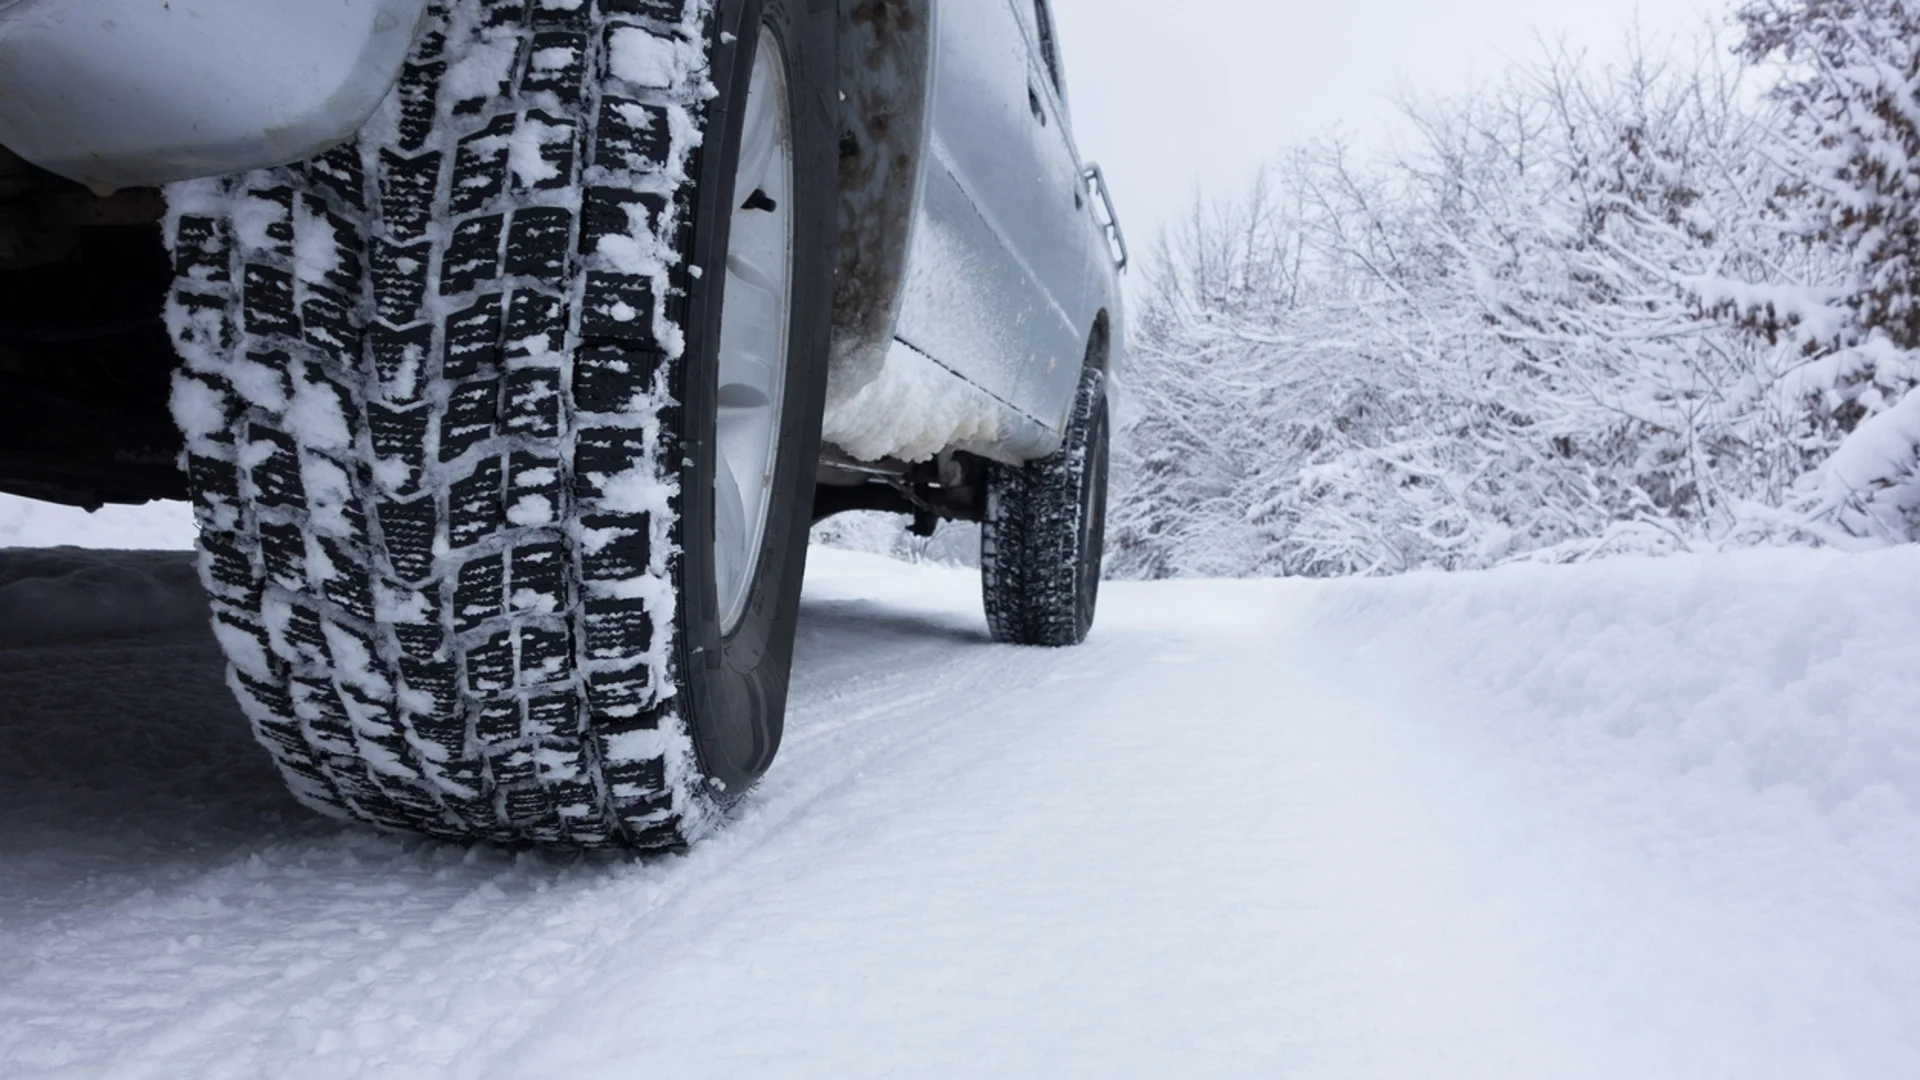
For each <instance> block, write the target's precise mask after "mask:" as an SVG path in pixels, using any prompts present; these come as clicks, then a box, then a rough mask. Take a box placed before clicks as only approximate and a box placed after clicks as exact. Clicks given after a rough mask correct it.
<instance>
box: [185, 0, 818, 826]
mask: <svg viewBox="0 0 1920 1080" xmlns="http://www.w3.org/2000/svg"><path fill="white" fill-rule="evenodd" d="M820 7H821V5H818V4H805V3H801V2H799V0H720V2H719V3H717V4H710V3H706V2H699V0H683V2H678V3H676V2H674V0H649V2H648V3H645V4H640V5H635V4H633V3H631V2H628V0H583V2H577V3H557V2H553V0H524V2H501V0H448V2H446V3H441V4H436V5H435V7H434V8H433V9H432V12H431V13H430V15H429V18H428V25H427V26H426V27H425V28H424V30H423V33H422V37H421V39H420V41H419V42H418V43H417V45H416V47H415V50H414V54H413V56H412V58H411V59H410V62H409V63H408V65H407V68H406V73H405V76H404V78H403V80H402V83H401V84H400V86H399V87H398V88H396V90H395V91H394V93H393V94H392V95H391V96H390V98H389V100H388V102H387V103H386V105H385V106H384V107H383V109H382V111H381V112H380V113H379V114H378V115H377V116H376V117H375V118H374V120H373V121H372V122H371V123H370V124H369V125H368V127H367V129H366V131H365V132H363V133H362V134H361V135H360V137H359V138H358V139H357V140H356V141H355V142H354V143H351V144H348V145H347V146H343V147H341V148H339V149H338V150H335V151H333V152H330V153H328V154H327V155H325V156H323V157H321V158H318V159H315V160H313V161H310V162H306V163H302V164H300V165H295V166H290V167H287V168H281V169H272V170H266V171H262V172H257V173H252V174H248V175H246V176H243V177H237V178H232V179H228V180H222V181H207V182H195V183H189V184H184V185H176V186H175V187H174V188H173V189H171V190H170V191H169V192H168V198H169V205H170V208H171V209H170V215H169V218H168V222H167V224H168V236H169V241H170V243H171V245H172V248H173V251H174V256H175V265H176V271H177V274H178V278H177V281H176V285H175V288H174V291H173V294H172V297H171V298H170V301H169V306H168V321H169V325H170V327H171V329H172V330H173V333H174V336H175V341H176V345H177V347H178V348H179V350H180V353H181V355H182V359H183V361H184V365H183V370H182V372H181V374H180V376H179V377H178V379H177V380H176V384H175V394H174V405H175V416H176V419H177V420H178V421H179V423H180V425H181V427H182V429H183V431H184V433H185V434H186V436H187V442H188V465H189V470H190V474H191V484H192V489H193V496H194V500H195V504H196V512H197V515H198V519H199V523H200V527H201V547H202V559H201V564H202V568H203V575H202V576H203V579H204V581H205V584H206V586H207V589H208V592H209V594H210V596H211V599H212V602H213V608H214V617H215V629H216V631H217V633H218V634H219V636H220V639H221V642H222V645H223V646H224V648H225V651H226V653H227V657H228V660H229V663H230V682H231V684H232V685H233V687H234V690H235V692H236V694H237V695H238V696H239V699H240V702H241V705H242V707H243V709H244V710H245V712H246V713H247V715H248V716H249V718H250V719H251V721H252V723H253V725H254V729H255V732H256V734H257V735H258V737H259V739H260V741H261V742H262V743H263V744H264V745H265V746H266V748H267V749H268V751H269V752H270V753H271V754H272V755H273V757H274V759H275V761H276V762H277V763H278V764H279V766H280V768H281V770H282V773H283V774H284V775H285V777H286V779H287V781H288V784H289V786H290V787H291V788H292V789H293V791H294V793H295V794H296V795H297V796H299V797H300V798H301V799H302V800H303V801H305V802H306V803H308V804H309V805H311V806H314V807H316V808H318V809H320V810H322V811H324V812H328V813H332V814H335V815H339V816H344V817H348V818H353V819H357V820H360V821H364V822H369V823H372V824H375V825H379V826H383V827H389V828H396V829H405V830H410V831H417V832H425V833H429V834H433V835H438V836H444V837H449V838H455V839H473V838H487V839H495V840H501V841H507V842H535V843H542V844H554V845H564V846H626V847H635V848H672V847H678V846H681V845H683V844H685V843H687V842H689V841H690V840H692V839H695V838H697V837H698V836H699V835H700V834H701V833H702V832H704V831H705V830H707V829H708V828H709V827H711V825H712V824H713V823H714V822H715V821H716V820H717V818H718V816H719V813H720V812H721V811H722V810H724V808H725V806H726V805H727V804H728V803H729V802H731V801H732V800H733V799H735V798H737V797H738V796H739V795H740V794H742V793H744V792H745V791H746V790H747V788H748V787H750V786H751V785H752V784H753V783H754V781H755V780H757V779H758V778H759V776H760V775H761V774H762V773H763V772H764V771H765V770H766V769H767V767H768V765H769V764H770V763H771V761H772V759H773V755H774V752H775V750H776V749H777V748H778V746H779V742H780V734H781V726H782V718H783V715H784V711H785V705H786V694H787V685H788V667H789V663H790V658H791V653H792V646H793V637H794V626H795V622H796V620H797V617H798V608H799V590H800V578H801V574H802V573H803V568H804V565H805V543H806V536H807V523H808V519H809V518H808V515H809V512H810V508H811V502H812V498H811V491H812V479H813V474H814V465H815V461H816V459H817V457H818V440H819V430H820V415H821V410H822V402H823V396H824V363H825V360H824V357H825V354H826V344H827V333H828V318H829V313H830V305H831V299H832V298H831V294H830V289H831V282H832V278H833V265H834V258H833V244H834V213H835V194H834V193H835V174H836V169H837V158H836V145H837V142H836V135H835V132H834V130H833V117H832V111H831V109H829V108H828V107H826V105H825V104H823V103H826V102H830V101H831V100H832V93H833V87H834V85H835V72H834V52H833V33H834V28H833V18H834V12H833V9H832V6H831V5H827V6H826V10H825V11H824V12H816V11H815V9H818V8H820Z"/></svg>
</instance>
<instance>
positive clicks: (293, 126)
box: [0, 0, 426, 189]
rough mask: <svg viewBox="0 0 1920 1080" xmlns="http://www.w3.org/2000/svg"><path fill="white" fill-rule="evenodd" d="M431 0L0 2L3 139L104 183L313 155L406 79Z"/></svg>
mask: <svg viewBox="0 0 1920 1080" xmlns="http://www.w3.org/2000/svg"><path fill="white" fill-rule="evenodd" d="M425 9H426V0H13V2H11V3H8V2H7V0H0V146H5V147H7V148H8V149H10V150H12V151H14V152H15V153H17V154H19V155H20V156H21V157H23V158H26V159H27V160H28V161H31V162H33V163H34V164H36V165H39V166H40V167H41V168H44V169H47V170H49V171H51V172H55V173H58V174H60V175H62V176H65V177H68V178H70V179H73V180H78V181H80V182H82V183H85V184H89V185H91V186H93V187H95V188H97V189H99V188H121V187H144V186H151V185H158V184H163V183H168V182H171V181H174V180H185V179H190V178H192V177H197V176H217V175H222V174H225V173H233V172H240V171H243V170H246V169H253V168H262V167H265V166H269V165H280V164H285V163H286V162H289V161H297V160H299V159H301V158H306V157H311V156H313V155H314V154H317V153H319V152H321V151H323V150H325V149H327V148H328V147H331V146H333V145H334V144H336V143H339V142H341V141H343V140H345V139H346V138H348V137H349V136H351V135H352V134H353V133H354V132H356V131H358V130H359V129H360V126H361V125H362V124H364V123H365V122H366V120H367V118H368V117H369V116H370V115H372V113H373V111H374V109H375V108H377V107H378V106H379V104H380V102H381V100H382V99H383V98H385V97H386V95H387V91H388V90H389V89H390V88H391V87H392V85H393V83H394V80H395V79H396V78H397V77H398V76H399V73H400V68H401V65H402V64H403V63H404V62H405V60H406V56H407V51H408V49H409V48H410V47H411V46H412V43H413V37H414V34H415V32H416V31H417V30H418V28H419V25H420V20H421V18H422V16H423V14H424V13H425Z"/></svg>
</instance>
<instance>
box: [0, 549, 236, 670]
mask: <svg viewBox="0 0 1920 1080" xmlns="http://www.w3.org/2000/svg"><path fill="white" fill-rule="evenodd" d="M207 620H208V614H207V602H206V598H205V596H204V594H202V593H201V591H200V581H199V577H198V575H197V574H196V572H195V570H194V564H193V561H192V558H191V557H190V556H188V555H187V554H185V553H175V552H113V553H105V552H88V551H81V550H78V549H74V548H66V549H56V550H52V551H36V550H31V549H19V550H0V648H19V647H27V646H38V645H50V644H71V643H78V642H93V641H104V640H107V639H111V638H115V637H120V636H125V635H130V634H148V633H153V632H155V631H166V630H186V629H188V628H192V627H204V626H205V625H207Z"/></svg>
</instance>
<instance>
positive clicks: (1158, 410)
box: [1112, 2, 1920, 576]
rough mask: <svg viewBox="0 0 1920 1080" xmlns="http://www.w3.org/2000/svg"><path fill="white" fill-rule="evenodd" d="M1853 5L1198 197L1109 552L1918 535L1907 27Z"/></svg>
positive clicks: (1308, 559) (1155, 340) (1887, 11)
mask: <svg viewBox="0 0 1920 1080" xmlns="http://www.w3.org/2000/svg"><path fill="white" fill-rule="evenodd" d="M1865 6H1872V5H1864V6H1863V5H1846V4H1820V3H1814V4H1799V5H1792V6H1791V7H1790V8H1789V7H1788V6H1786V5H1776V4H1770V5H1767V8H1766V11H1765V12H1761V11H1759V9H1758V8H1749V9H1748V10H1747V11H1746V12H1744V13H1743V19H1744V24H1745V28H1746V37H1745V40H1744V42H1743V44H1742V46H1741V49H1740V50H1739V56H1740V59H1739V60H1734V59H1730V58H1729V53H1728V51H1727V50H1725V49H1722V48H1718V47H1710V48H1708V49H1707V50H1705V51H1703V52H1702V53H1701V54H1700V55H1698V56H1696V57H1691V58H1687V59H1686V60H1684V61H1668V60H1663V59H1660V58H1657V57H1654V56H1651V55H1648V54H1647V53H1645V52H1644V51H1642V53H1641V54H1640V55H1637V56H1635V57H1633V58H1632V59H1631V60H1630V62H1628V63H1625V64H1623V65H1621V66H1618V67H1614V68H1609V69H1605V70H1594V69H1592V68H1590V67H1587V66H1583V65H1582V64H1580V63H1579V62H1577V61H1576V60H1574V59H1572V58H1570V57H1569V56H1567V55H1566V54H1564V53H1562V54H1554V55H1551V56H1549V57H1548V58H1547V59H1545V60H1544V61H1542V62H1540V63H1538V64H1535V65H1533V66H1530V67H1526V68H1522V69H1517V70H1516V71H1515V72H1514V73H1513V74H1512V75H1511V77H1510V78H1509V79H1508V80H1507V81H1506V82H1504V83H1503V84H1501V85H1500V86H1499V87H1497V88H1496V89H1494V90H1492V91H1488V92H1483V93H1479V94H1475V95H1472V96H1469V97H1466V98H1463V99H1460V100H1455V101H1449V102H1444V103H1440V104H1435V105H1426V106H1420V107H1414V108H1411V109H1410V110H1409V114H1410V116H1411V118H1412V120H1413V122H1414V125H1413V126H1414V130H1415V131H1416V132H1417V137H1416V139H1415V141H1414V144H1413V146H1412V148H1411V149H1409V150H1407V151H1405V152H1403V153H1402V154H1401V155H1399V156H1398V157H1395V158H1393V159H1390V160H1387V161H1384V162H1361V161H1358V160H1356V157H1355V155H1353V154H1352V153H1351V152H1350V151H1349V150H1348V149H1347V148H1346V147H1344V146H1342V145H1340V144H1339V143H1322V144H1319V145H1315V146H1311V147H1308V148H1305V149H1300V150H1296V151H1294V152H1292V153H1289V154H1287V155H1285V156H1284V157H1283V158H1282V159H1281V161H1280V163H1279V164H1278V165H1276V166H1275V167H1274V168H1273V169H1272V170H1270V172H1269V174H1268V175H1266V176H1264V177H1262V179H1261V181H1260V183H1259V184H1258V185H1256V186H1255V187H1254V188H1253V190H1252V191H1251V192H1250V193H1249V194H1248V195H1246V196H1243V197H1242V198H1240V199H1237V200H1233V201H1231V202H1228V203H1226V204H1223V205H1220V206H1217V207H1209V208H1205V209H1202V210H1198V211H1196V212H1195V214H1194V215H1193V217H1192V218H1191V219H1190V220H1189V221H1188V222H1187V223H1186V224H1185V225H1184V226H1183V227H1181V228H1179V229H1177V230H1175V231H1174V232H1173V233H1172V234H1171V236H1170V237H1169V238H1168V239H1167V240H1166V241H1165V242H1164V243H1163V244H1162V246H1161V248H1160V250H1159V252H1158V258H1157V259H1156V260H1154V266H1153V267H1152V269H1151V270H1150V271H1149V274H1150V276H1149V279H1148V281H1147V283H1146V284H1147V288H1146V289H1145V290H1143V291H1144V293H1145V295H1146V304H1145V310H1144V311H1142V312H1141V313H1140V314H1139V316H1138V317H1137V319H1136V337H1135V340H1134V342H1133V343H1132V349H1131V352H1132V356H1133V359H1134V371H1133V373H1132V377H1131V380H1130V383H1129V386H1130V389H1131V391H1132V392H1133V393H1135V394H1136V395H1137V396H1138V397H1139V399H1140V404H1141V406H1142V407H1141V408H1138V409H1135V410H1132V412H1131V415H1132V417H1133V418H1134V419H1133V420H1132V422H1131V423H1129V424H1128V425H1127V426H1126V428H1125V431H1124V435H1123V441H1122V448H1121V453H1120V460H1121V463H1122V483H1121V496H1120V498H1118V499H1117V500H1116V508H1115V520H1114V523H1113V529H1112V535H1113V537H1114V547H1113V552H1114V559H1113V568H1114V569H1115V570H1116V571H1118V572H1120V573H1123V574H1127V575H1134V576H1163V575H1171V574H1181V573H1228V574H1271V573H1284V574H1316V575H1319V574H1342V573H1370V572H1394V571H1399V570H1406V569H1412V568H1417V567H1439V568H1466V567H1477V566H1486V565H1491V564H1494V563H1498V562H1503V561H1511V560H1513V559H1518V558H1546V559H1577V558H1585V557H1590V556H1592V555H1596V554H1604V553H1607V552H1612V551H1627V550H1632V551H1671V550H1678V549H1683V548H1689V547H1698V546H1720V545H1726V544H1736V543H1755V542H1779V541H1790V540H1803V541H1804V540H1807V539H1824V540H1829V541H1844V540H1850V539H1856V538H1868V539H1872V540H1886V539H1907V538H1910V536H1911V529H1910V526H1909V525H1908V524H1907V522H1908V517H1907V515H1909V514H1912V513H1915V511H1914V510H1913V509H1912V508H1914V507H1915V506H1916V505H1920V482H1916V481H1915V479H1914V477H1915V469H1914V454H1913V447H1914V446H1915V445H1916V443H1917V442H1920V395H1917V396H1914V397H1911V398H1908V397H1906V395H1905V391H1906V389H1907V387H1908V386H1910V385H1911V384H1912V382H1913V380H1914V375H1915V374H1916V373H1920V368H1917V367H1915V366H1914V363H1913V360H1912V353H1911V352H1910V350H1911V348H1912V346H1913V345H1914V344H1915V338H1916V335H1917V334H1920V311H1917V310H1916V308H1915V306H1914V304H1913V302H1912V298H1913V296H1914V294H1915V289H1914V287H1913V286H1914V282H1913V278H1914V268H1915V266H1916V265H1920V263H1916V262H1915V258H1916V257H1920V252H1915V251H1914V250H1913V249H1914V247H1915V246H1916V239H1915V237H1916V229H1920V224H1916V223H1920V172H1913V171H1911V170H1920V144H1916V143H1915V141H1914V132H1915V130H1916V127H1915V124H1914V117H1915V115H1916V112H1917V111H1920V110H1916V102H1915V96H1914V92H1915V87H1916V85H1920V84H1917V83H1916V80H1915V77H1914V68H1913V64H1912V59H1913V53H1914V43H1915V42H1920V33H1917V32H1916V31H1920V26H1916V25H1915V24H1914V21H1913V16H1911V15H1909V14H1908V13H1907V9H1906V6H1905V5H1903V4H1895V3H1885V2H1882V3H1880V4H1879V5H1878V7H1877V8H1875V12H1873V13H1868V14H1859V13H1858V12H1856V14H1855V15H1853V16H1849V17H1848V18H1846V19H1842V18H1841V16H1840V15H1837V14H1832V13H1831V12H1829V13H1827V14H1822V13H1821V10H1820V9H1838V8H1848V9H1849V10H1853V9H1859V8H1862V7H1865ZM1903 19H1904V20H1907V21H1905V22H1902V21H1901V20H1903ZM1823 20H1825V21H1823ZM1842 24H1844V25H1842ZM1896 39H1898V40H1899V41H1900V42H1901V43H1902V44H1899V45H1898V46H1895V45H1894V44H1893V42H1894V41H1895V40H1896ZM1822 50H1824V51H1822ZM1763 62H1764V63H1765V64H1767V65H1769V66H1749V65H1760V64H1762V63H1763ZM1836 72H1841V74H1836ZM1766 79H1771V80H1772V81H1774V82H1776V83H1777V84H1778V85H1779V90H1778V91H1777V92H1775V93H1774V94H1772V95H1766V94H1761V93H1757V92H1756V91H1757V90H1759V89H1761V88H1762V85H1756V80H1766ZM1850 110H1851V111H1850ZM1861 110H1866V111H1868V112H1870V113H1871V114H1872V115H1873V116H1874V117H1876V119H1875V120H1874V121H1873V122H1872V123H1856V122H1854V121H1853V120H1852V119H1850V118H1851V117H1852V116H1853V115H1854V113H1856V112H1859V111H1861ZM1850 125H1851V126H1850ZM1896 174H1897V175H1896ZM1903 200H1904V201H1903ZM1903 320H1904V321H1903ZM1902 401H1908V402H1911V403H1912V404H1910V405H1906V406H1902V405H1901V404H1900V403H1901V402H1902ZM1909 410H1911V411H1912V415H1909Z"/></svg>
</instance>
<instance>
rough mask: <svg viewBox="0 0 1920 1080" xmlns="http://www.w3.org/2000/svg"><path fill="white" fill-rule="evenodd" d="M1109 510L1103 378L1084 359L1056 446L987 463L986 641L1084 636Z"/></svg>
mask: <svg viewBox="0 0 1920 1080" xmlns="http://www.w3.org/2000/svg"><path fill="white" fill-rule="evenodd" d="M1106 517H1107V381H1106V375H1105V373H1103V372H1101V371H1100V370H1098V369H1097V368H1091V367H1090V368H1087V369H1086V372H1085V373H1084V374H1083V375H1081V377H1080V391H1079V394H1078V395H1077V396H1076V397H1075V398H1074V403H1073V415H1072V417H1071V418H1070V419H1069V421H1068V424H1067V437H1066V440H1065V442H1064V443H1063V444H1062V445H1061V447H1060V450H1059V451H1058V452H1057V453H1055V454H1054V455H1053V456H1052V457H1049V458H1045V459H1042V460H1040V461H1034V462H1029V463H1028V464H1026V465H1025V466H1022V467H1018V468H1016V467H1013V466H1010V465H998V464H996V465H993V466H991V468H990V469H989V472H988V478H987V515H986V520H985V521H983V522H982V523H981V527H980V578H981V584H982V589H983V592H984V593H985V598H986V607H987V627H988V629H989V630H991V631H992V633H993V640H995V641H999V642H1005V643H1007V644H1012V645H1047V646H1054V647H1060V646H1067V645H1078V644H1080V643H1081V642H1082V641H1085V640H1086V639H1087V632H1088V631H1089V630H1091V629H1093V615H1094V606H1095V604H1096V603H1097V602H1098V601H1099V598H1100V560H1101V555H1102V552H1103V550H1104V548H1105V545H1106Z"/></svg>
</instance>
